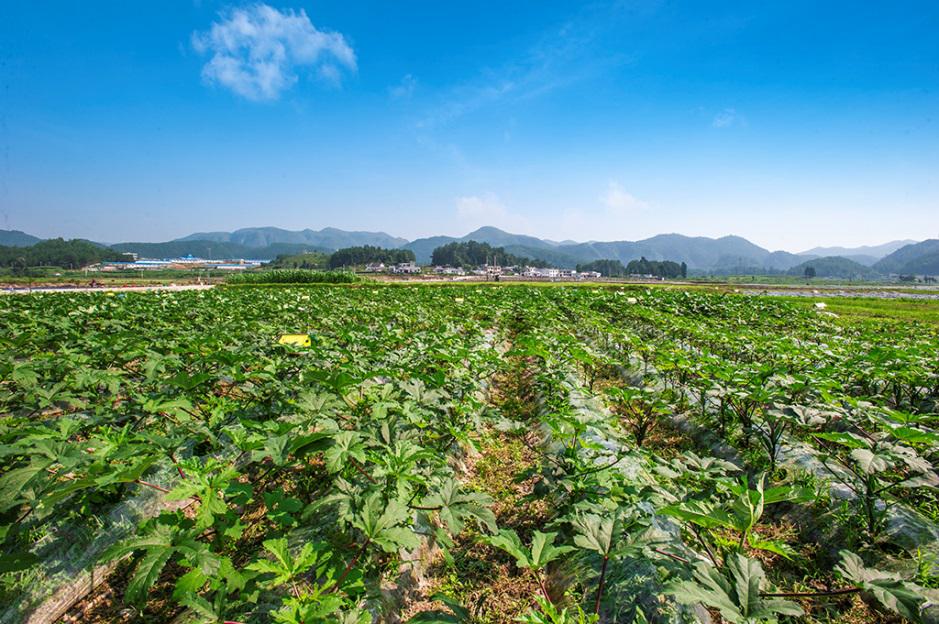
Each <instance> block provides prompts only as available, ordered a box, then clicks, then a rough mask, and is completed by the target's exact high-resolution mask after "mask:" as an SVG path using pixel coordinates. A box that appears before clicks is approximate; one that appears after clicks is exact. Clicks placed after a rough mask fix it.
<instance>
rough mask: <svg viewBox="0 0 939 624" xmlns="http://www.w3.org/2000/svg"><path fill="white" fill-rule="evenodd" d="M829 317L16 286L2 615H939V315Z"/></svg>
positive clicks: (563, 303) (561, 302)
mask: <svg viewBox="0 0 939 624" xmlns="http://www.w3.org/2000/svg"><path fill="white" fill-rule="evenodd" d="M827 301H828V307H826V308H824V309H819V308H816V307H814V305H813V302H812V301H810V300H802V299H797V298H791V299H790V298H785V297H762V296H754V295H747V294H735V293H728V292H716V291H710V290H707V289H693V290H684V289H681V288H645V287H636V286H628V285H623V286H614V285H606V286H604V287H602V288H601V287H595V286H593V285H584V286H570V285H551V286H550V287H541V286H530V285H522V284H519V285H502V286H495V285H454V286H449V285H401V284H398V285H375V284H354V285H317V286H305V287H277V288H258V287H250V286H245V287H238V288H230V287H229V288H214V289H211V290H188V291H178V292H139V293H138V292H127V293H119V294H117V295H115V294H114V293H77V292H76V293H45V294H32V295H23V296H15V297H13V296H10V297H3V298H0V330H2V331H0V454H2V458H3V459H2V462H0V540H2V550H0V623H2V624H5V623H14V622H33V623H39V622H60V621H64V622H132V621H133V622H169V621H173V622H180V623H182V622H243V623H248V622H252V623H253V622H269V621H274V622H284V623H300V622H304V623H307V624H310V623H314V622H348V623H353V622H355V623H363V624H364V623H365V622H404V621H412V622H448V623H453V622H484V623H490V622H512V621H522V622H528V623H532V624H534V623H549V622H550V623H567V622H570V623H575V622H576V623H578V624H581V623H587V622H591V621H597V620H599V621H601V622H626V623H642V622H715V623H716V622H731V623H760V622H767V623H768V622H831V623H843V624H853V623H862V622H882V623H893V622H901V621H913V622H918V621H925V622H936V621H939V619H937V618H939V613H937V611H936V607H934V606H933V603H934V602H935V601H937V600H939V590H937V588H939V494H937V492H939V476H937V472H936V471H937V465H939V431H937V430H939V315H937V312H936V311H937V310H939V302H934V301H919V300H918V301H916V302H907V301H904V302H897V301H886V300H873V299H863V298H857V299H854V298H852V299H844V300H840V301H837V302H835V301H833V300H827ZM891 306H896V307H893V308H892V307H891ZM891 310H895V313H891ZM285 335H293V336H294V337H293V338H289V337H288V338H285V339H282V337H283V336H285Z"/></svg>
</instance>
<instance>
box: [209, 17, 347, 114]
mask: <svg viewBox="0 0 939 624" xmlns="http://www.w3.org/2000/svg"><path fill="white" fill-rule="evenodd" d="M192 45H193V48H195V50H196V51H197V52H199V53H200V54H210V55H211V58H210V59H209V60H208V62H207V63H206V64H205V65H204V66H203V68H202V77H203V79H204V80H205V81H206V82H208V83H210V84H219V85H222V86H223V87H226V88H228V89H231V90H232V91H233V92H235V93H236V94H238V95H240V96H242V97H245V98H247V99H249V100H276V99H277V98H279V97H280V95H281V93H283V92H284V91H285V90H287V89H289V88H290V87H292V86H293V85H294V84H295V83H296V82H297V80H298V76H297V69H298V68H301V67H307V68H310V69H311V70H315V73H316V75H317V76H319V78H320V79H322V80H324V81H326V82H328V83H330V84H339V82H340V81H341V77H342V74H341V71H342V70H343V69H346V70H349V71H353V72H354V71H355V70H356V58H355V52H354V51H353V50H352V47H351V46H350V45H349V44H348V43H347V42H346V39H345V37H344V36H343V35H342V34H340V33H337V32H330V31H324V30H319V29H317V28H316V26H314V25H313V23H312V22H311V21H310V18H309V17H307V14H306V13H305V12H304V11H303V10H300V11H299V12H296V11H293V10H291V9H287V10H284V11H278V10H277V9H275V8H273V7H270V6H268V5H266V4H256V5H253V6H249V7H246V8H237V9H230V10H228V11H226V12H223V13H222V14H221V15H220V16H219V19H218V21H216V22H214V23H213V24H212V27H211V28H210V29H209V30H208V31H205V32H195V33H193V34H192Z"/></svg>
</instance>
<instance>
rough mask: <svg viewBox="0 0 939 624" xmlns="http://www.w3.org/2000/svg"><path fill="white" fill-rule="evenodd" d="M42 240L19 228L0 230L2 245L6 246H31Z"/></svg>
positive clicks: (0, 243) (0, 242)
mask: <svg viewBox="0 0 939 624" xmlns="http://www.w3.org/2000/svg"><path fill="white" fill-rule="evenodd" d="M41 240H42V239H41V238H37V237H35V236H33V235H32V234H27V233H26V232H21V231H19V230H0V245H3V246H4V247H30V246H32V245H35V244H36V243H38V242H39V241H41Z"/></svg>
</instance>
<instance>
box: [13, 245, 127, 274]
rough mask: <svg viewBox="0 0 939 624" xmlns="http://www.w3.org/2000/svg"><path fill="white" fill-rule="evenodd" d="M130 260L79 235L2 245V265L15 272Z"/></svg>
mask: <svg viewBox="0 0 939 624" xmlns="http://www.w3.org/2000/svg"><path fill="white" fill-rule="evenodd" d="M127 259H128V257H127V256H126V255H124V254H123V253H121V252H119V251H115V250H114V249H111V248H109V247H103V246H101V245H96V244H94V243H91V242H88V241H86V240H80V239H77V238H76V239H73V240H68V241H67V240H65V239H62V238H50V239H49V240H44V241H41V242H38V243H36V244H35V245H32V246H30V247H6V246H0V266H3V267H9V268H12V269H13V270H14V271H17V270H23V269H27V268H32V267H42V266H50V267H60V268H63V269H80V268H82V267H85V266H88V265H89V264H95V263H97V262H107V261H119V260H127Z"/></svg>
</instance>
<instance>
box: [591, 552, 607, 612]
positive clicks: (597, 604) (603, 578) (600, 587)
mask: <svg viewBox="0 0 939 624" xmlns="http://www.w3.org/2000/svg"><path fill="white" fill-rule="evenodd" d="M609 561H610V555H604V556H603V565H602V566H601V567H600V584H599V585H598V586H597V599H596V600H595V601H594V603H593V612H594V615H600V598H602V597H603V584H604V583H605V582H606V564H607V563H608V562H609Z"/></svg>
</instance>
